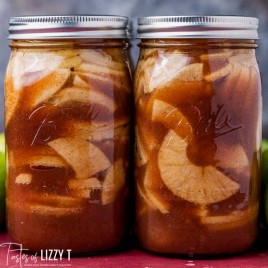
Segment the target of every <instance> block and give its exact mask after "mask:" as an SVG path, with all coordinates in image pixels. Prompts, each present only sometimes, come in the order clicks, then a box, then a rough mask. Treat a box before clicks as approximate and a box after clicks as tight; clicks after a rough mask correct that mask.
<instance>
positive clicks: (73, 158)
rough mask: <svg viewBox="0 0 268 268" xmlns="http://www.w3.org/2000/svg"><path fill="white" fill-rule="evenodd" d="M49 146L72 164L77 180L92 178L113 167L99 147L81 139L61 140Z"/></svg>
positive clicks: (69, 138) (54, 141)
mask: <svg viewBox="0 0 268 268" xmlns="http://www.w3.org/2000/svg"><path fill="white" fill-rule="evenodd" d="M48 145H49V146H50V147H51V148H52V149H54V150H55V151H56V152H57V153H58V154H59V155H60V156H61V157H62V158H63V159H64V160H65V161H66V162H67V163H68V164H70V166H71V167H72V168H73V170H74V171H75V174H76V178H77V179H87V178H90V177H91V176H93V175H95V174H97V173H98V172H100V171H104V170H106V169H107V168H109V167H110V165H111V164H110V161H109V160H108V158H107V157H106V156H105V154H104V153H103V152H102V151H101V150H100V149H99V148H98V147H96V146H95V145H93V144H92V143H90V142H88V141H86V140H83V139H81V138H79V137H67V138H59V139H56V140H53V141H50V142H49V143H48Z"/></svg>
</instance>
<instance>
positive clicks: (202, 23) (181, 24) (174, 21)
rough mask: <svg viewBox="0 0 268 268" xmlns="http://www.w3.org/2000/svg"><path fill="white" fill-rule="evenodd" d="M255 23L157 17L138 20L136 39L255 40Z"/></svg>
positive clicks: (250, 19)
mask: <svg viewBox="0 0 268 268" xmlns="http://www.w3.org/2000/svg"><path fill="white" fill-rule="evenodd" d="M258 23H259V20H258V19H257V18H253V17H239V16H159V17H143V18H139V19H138V35H137V38H140V39H155V38H187V39H189V38H193V39H201V38H224V39H254V40H255V39H258Z"/></svg>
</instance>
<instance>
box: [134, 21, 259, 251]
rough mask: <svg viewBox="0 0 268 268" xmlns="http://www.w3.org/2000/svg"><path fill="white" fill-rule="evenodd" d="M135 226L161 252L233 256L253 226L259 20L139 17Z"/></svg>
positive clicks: (255, 214) (149, 245)
mask: <svg viewBox="0 0 268 268" xmlns="http://www.w3.org/2000/svg"><path fill="white" fill-rule="evenodd" d="M138 27H139V28H138V31H139V36H138V38H140V39H141V42H140V47H141V52H140V58H139V62H138V66H137V70H136V75H135V107H136V124H135V134H136V164H135V166H136V167H135V177H136V233H137V236H138V239H139V242H140V244H141V246H142V247H143V248H145V249H147V250H149V251H153V252H157V253H162V254H186V255H188V254H190V255H191V256H192V255H193V254H194V255H199V254H200V255H204V254H208V255H214V254H232V253H236V252H240V251H243V250H246V249H247V248H249V247H250V246H251V245H252V243H253V242H254V241H255V238H256V236H257V231H258V209H259V193H260V189H259V186H260V174H259V167H260V142H261V110H262V97H261V82H260V74H259V69H258V65H257V61H256V58H255V48H256V47H257V44H256V42H255V40H256V39H257V38H258V36H257V28H258V20H257V19H255V18H244V17H218V16H217V17H192V16H189V17H146V18H141V19H139V26H138Z"/></svg>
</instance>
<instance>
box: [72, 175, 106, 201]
mask: <svg viewBox="0 0 268 268" xmlns="http://www.w3.org/2000/svg"><path fill="white" fill-rule="evenodd" d="M68 189H69V191H70V193H71V195H73V196H76V197H80V198H90V197H91V194H92V192H94V191H96V190H101V189H102V186H101V183H100V181H99V180H98V179H97V178H94V177H93V178H89V179H81V180H79V179H72V180H69V181H68Z"/></svg>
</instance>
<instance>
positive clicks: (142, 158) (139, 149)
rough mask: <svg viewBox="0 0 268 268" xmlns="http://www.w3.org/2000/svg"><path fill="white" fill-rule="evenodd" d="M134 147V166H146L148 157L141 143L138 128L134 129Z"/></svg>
mask: <svg viewBox="0 0 268 268" xmlns="http://www.w3.org/2000/svg"><path fill="white" fill-rule="evenodd" d="M135 145H136V146H135V156H136V157H135V159H136V165H137V166H138V167H140V166H143V165H145V164H147V162H148V157H149V156H148V153H147V150H146V148H145V145H144V144H143V143H142V141H141V138H140V132H139V129H138V127H136V128H135Z"/></svg>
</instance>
